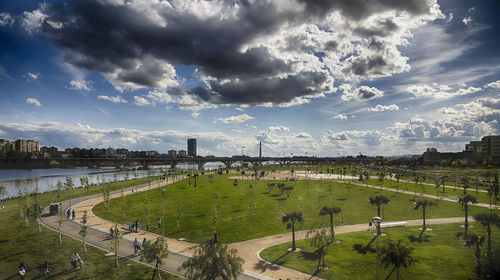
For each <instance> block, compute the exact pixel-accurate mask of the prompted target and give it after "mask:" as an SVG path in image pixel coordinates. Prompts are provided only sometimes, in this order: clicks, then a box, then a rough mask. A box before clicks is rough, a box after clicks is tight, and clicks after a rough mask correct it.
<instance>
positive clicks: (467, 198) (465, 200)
mask: <svg viewBox="0 0 500 280" xmlns="http://www.w3.org/2000/svg"><path fill="white" fill-rule="evenodd" d="M458 203H460V204H461V205H462V206H463V207H464V211H465V226H464V228H465V232H464V234H465V235H467V229H468V228H469V221H468V217H469V203H477V199H476V197H475V196H473V195H470V194H466V195H464V196H462V197H460V198H459V199H458Z"/></svg>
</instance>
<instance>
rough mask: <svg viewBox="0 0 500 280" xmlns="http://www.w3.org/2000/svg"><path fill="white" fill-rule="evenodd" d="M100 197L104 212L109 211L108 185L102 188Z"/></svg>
mask: <svg viewBox="0 0 500 280" xmlns="http://www.w3.org/2000/svg"><path fill="white" fill-rule="evenodd" d="M102 197H103V200H104V208H106V210H109V206H110V202H111V196H110V193H109V186H108V185H106V186H102Z"/></svg>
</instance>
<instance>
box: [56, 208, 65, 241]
mask: <svg viewBox="0 0 500 280" xmlns="http://www.w3.org/2000/svg"><path fill="white" fill-rule="evenodd" d="M57 208H58V211H57V214H58V218H59V219H58V220H57V224H58V228H57V231H58V232H59V244H62V237H61V228H62V223H63V221H64V212H63V209H62V203H59V207H57Z"/></svg>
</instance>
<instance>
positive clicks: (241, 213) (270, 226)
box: [93, 175, 486, 243]
mask: <svg viewBox="0 0 500 280" xmlns="http://www.w3.org/2000/svg"><path fill="white" fill-rule="evenodd" d="M191 181H192V182H191V185H189V184H188V180H184V181H182V182H178V183H175V184H173V185H170V186H168V187H166V194H165V208H166V209H165V217H166V228H165V231H166V235H167V236H170V237H173V238H181V237H184V238H186V239H187V240H189V241H194V242H202V241H205V240H207V239H209V238H211V237H212V235H213V228H214V223H213V220H214V219H213V218H214V213H215V207H216V205H218V214H217V231H218V233H219V236H220V239H221V240H222V242H225V243H232V242H237V241H242V240H248V239H253V238H258V237H262V236H268V235H273V234H278V233H283V232H286V231H287V229H286V227H285V225H284V224H283V223H282V222H281V216H282V214H283V213H285V212H289V211H301V212H302V213H303V217H304V220H305V223H304V225H299V226H297V230H303V229H310V228H318V227H324V226H327V225H328V223H329V221H328V218H327V217H325V216H319V215H318V213H319V211H320V208H321V207H322V206H325V205H338V206H340V207H342V208H343V210H344V211H343V214H339V215H337V216H336V217H335V218H334V222H335V224H337V225H338V224H358V223H367V222H369V221H370V220H371V218H372V217H373V216H376V215H377V209H376V207H372V206H370V204H369V203H368V197H370V196H374V195H380V194H382V195H385V196H387V197H388V198H389V199H390V200H391V203H390V204H389V205H386V206H385V207H384V208H383V209H384V210H383V218H384V221H396V220H406V219H420V218H421V215H422V214H421V211H415V210H413V199H414V197H413V195H404V194H396V193H394V192H389V191H379V190H376V189H371V188H366V187H359V186H352V187H351V188H350V189H347V188H346V186H347V185H346V184H343V183H339V182H332V181H296V182H284V183H285V184H286V185H287V186H293V187H294V189H293V190H292V191H291V192H290V196H289V198H287V194H286V193H284V194H283V195H281V194H280V191H279V190H278V188H277V187H274V188H273V189H272V191H271V193H267V192H268V187H267V184H268V183H278V181H255V180H238V181H237V186H236V187H234V186H233V184H234V179H230V178H228V177H227V176H226V175H222V176H220V175H214V176H213V179H212V183H210V180H209V177H208V175H205V176H200V177H198V179H197V185H198V186H197V187H196V188H195V187H194V186H193V185H194V184H193V183H194V180H193V179H191ZM250 185H252V188H250ZM348 192H349V196H348ZM252 195H253V197H254V198H253V200H254V202H255V216H254V215H252V213H253V212H252V211H251V208H250V206H251V203H250V202H251V196H252ZM286 198H287V199H286ZM93 211H94V213H95V214H96V215H98V216H101V217H103V218H105V219H107V220H111V221H114V222H117V223H121V224H125V223H126V222H130V221H135V219H139V223H140V224H141V225H145V224H146V223H147V203H146V192H144V193H138V194H134V195H131V196H128V197H127V198H126V200H125V202H123V203H122V202H121V199H120V198H117V199H113V200H112V202H111V207H110V209H109V210H106V209H105V208H104V205H103V204H102V203H101V204H98V205H97V206H96V207H94V209H93ZM482 211H486V209H484V208H483V209H479V207H474V206H471V207H470V213H471V214H474V213H478V212H482ZM124 213H125V216H124ZM462 215H463V211H462V208H461V206H460V205H459V204H457V203H453V202H445V201H440V202H439V203H438V206H436V207H433V208H429V209H427V218H437V217H456V216H462ZM161 216H162V195H161V190H159V189H154V190H151V202H150V215H149V217H150V225H151V228H153V226H154V225H156V221H157V218H158V217H161ZM177 217H178V220H179V224H180V231H177V228H176V227H177ZM153 231H154V232H156V233H160V230H159V229H154V230H153Z"/></svg>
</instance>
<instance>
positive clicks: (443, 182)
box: [440, 176, 446, 192]
mask: <svg viewBox="0 0 500 280" xmlns="http://www.w3.org/2000/svg"><path fill="white" fill-rule="evenodd" d="M440 179H441V184H442V185H443V191H442V192H446V189H445V188H446V185H445V182H446V177H444V176H441V178H440Z"/></svg>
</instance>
